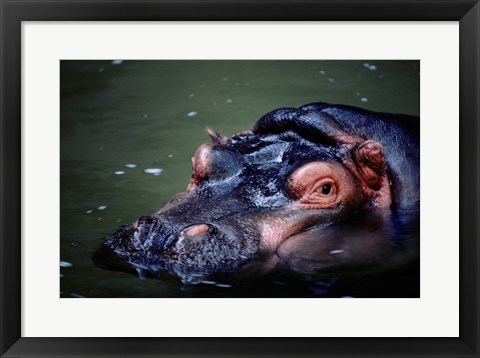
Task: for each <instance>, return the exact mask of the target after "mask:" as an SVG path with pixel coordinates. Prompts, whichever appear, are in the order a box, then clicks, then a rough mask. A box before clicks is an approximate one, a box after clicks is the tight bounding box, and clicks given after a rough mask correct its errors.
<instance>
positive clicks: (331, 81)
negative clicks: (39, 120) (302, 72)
mask: <svg viewBox="0 0 480 358" xmlns="http://www.w3.org/2000/svg"><path fill="white" fill-rule="evenodd" d="M327 80H328V82H330V83H334V82H335V78H327Z"/></svg>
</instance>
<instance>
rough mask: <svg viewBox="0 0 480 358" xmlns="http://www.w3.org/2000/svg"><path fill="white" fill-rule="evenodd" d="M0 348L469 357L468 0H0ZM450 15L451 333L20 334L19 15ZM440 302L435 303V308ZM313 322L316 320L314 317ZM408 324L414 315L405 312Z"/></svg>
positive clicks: (474, 348) (31, 352)
mask: <svg viewBox="0 0 480 358" xmlns="http://www.w3.org/2000/svg"><path fill="white" fill-rule="evenodd" d="M0 12H1V37H0V39H1V43H0V46H1V74H0V78H1V87H0V91H1V96H0V101H1V102H0V109H1V118H0V135H1V137H0V138H1V139H0V140H1V142H0V143H1V153H0V154H1V157H0V158H1V159H0V160H1V161H0V174H1V175H0V180H1V185H0V200H1V206H0V208H1V211H0V214H1V215H0V230H1V237H0V245H1V246H0V254H1V259H0V287H1V293H0V299H1V313H0V314H1V317H0V319H1V326H0V353H1V355H2V357H37V356H42V357H50V356H52V357H53V356H55V357H70V356H92V357H93V356H117V357H130V356H160V357H170V356H172V357H173V356H176V357H180V356H184V357H187V356H188V357H210V356H222V357H262V356H272V357H283V356H292V357H294V356H295V357H296V356H298V357H302V356H312V357H313V356H319V357H327V356H352V357H359V356H397V357H399V356H402V357H403V356H405V357H417V356H422V357H423V356H432V357H433V356H435V357H437V356H444V357H479V352H480V349H479V326H480V325H479V301H480V300H479V298H480V297H479V245H478V239H479V235H478V234H479V230H478V224H477V219H478V217H479V215H478V204H479V190H478V189H479V175H478V173H479V159H480V158H479V139H480V138H479V85H480V82H479V63H480V62H479V54H480V46H479V34H480V32H479V30H480V28H479V26H480V5H479V4H478V0H422V1H411V0H392V1H390V0H382V1H379V0H362V1H355V0H343V1H335V0H328V1H320V0H299V1H295V0H270V1H269V0H260V1H250V0H230V1H221V0H198V1H195V0H182V1H171V0H165V1H161V0H160V1H158V0H149V1H143V0H141V1H135V0H123V1H121V2H120V1H119V2H116V1H110V0H103V1H91V0H72V1H70V0H64V1H52V0H50V1H49V0H30V1H24V0H0ZM153 20H155V21H171V20H183V21H203V20H209V21H218V20H222V21H244V20H248V21H260V20H261V21H280V20H281V21H306V20H308V21H380V20H381V21H459V24H460V183H459V185H458V187H459V190H460V198H461V202H460V255H461V256H460V312H459V315H460V337H458V338H288V339H285V338H23V337H21V240H20V238H21V237H20V233H21V227H22V222H21V212H22V207H21V205H22V196H21V183H22V176H21V173H22V172H21V168H22V162H21V22H22V21H153ZM445 210H448V208H445ZM440 314H441V312H439V315H440ZM318 324H322V323H321V322H319V323H318ZM412 324H415V323H414V322H412Z"/></svg>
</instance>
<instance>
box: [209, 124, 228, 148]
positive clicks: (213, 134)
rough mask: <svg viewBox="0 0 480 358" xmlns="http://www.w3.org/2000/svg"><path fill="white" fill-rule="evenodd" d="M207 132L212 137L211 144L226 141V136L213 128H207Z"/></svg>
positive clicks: (220, 143)
mask: <svg viewBox="0 0 480 358" xmlns="http://www.w3.org/2000/svg"><path fill="white" fill-rule="evenodd" d="M207 133H208V135H209V136H210V138H211V139H212V143H213V144H219V145H222V144H225V143H227V140H228V138H227V137H226V136H224V135H222V134H220V133H218V132H216V131H214V130H213V129H211V128H207Z"/></svg>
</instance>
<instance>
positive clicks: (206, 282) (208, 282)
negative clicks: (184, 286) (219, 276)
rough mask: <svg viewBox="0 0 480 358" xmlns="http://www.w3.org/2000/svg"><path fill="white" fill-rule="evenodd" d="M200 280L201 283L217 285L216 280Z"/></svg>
mask: <svg viewBox="0 0 480 358" xmlns="http://www.w3.org/2000/svg"><path fill="white" fill-rule="evenodd" d="M200 282H201V283H204V284H206V285H215V284H216V282H215V281H206V280H205V281H200Z"/></svg>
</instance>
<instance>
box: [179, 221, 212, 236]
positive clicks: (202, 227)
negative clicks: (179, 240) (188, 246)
mask: <svg viewBox="0 0 480 358" xmlns="http://www.w3.org/2000/svg"><path fill="white" fill-rule="evenodd" d="M209 228H210V227H209V226H208V225H206V224H199V225H194V226H190V227H188V228H187V229H185V230H184V231H183V232H184V233H185V234H186V235H188V236H195V235H200V234H203V233H204V232H207V231H208V230H209Z"/></svg>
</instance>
